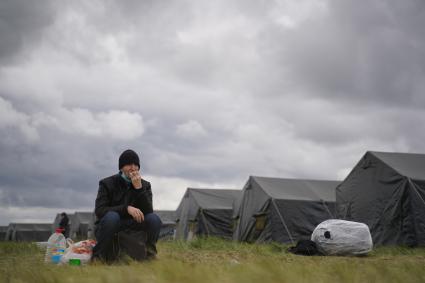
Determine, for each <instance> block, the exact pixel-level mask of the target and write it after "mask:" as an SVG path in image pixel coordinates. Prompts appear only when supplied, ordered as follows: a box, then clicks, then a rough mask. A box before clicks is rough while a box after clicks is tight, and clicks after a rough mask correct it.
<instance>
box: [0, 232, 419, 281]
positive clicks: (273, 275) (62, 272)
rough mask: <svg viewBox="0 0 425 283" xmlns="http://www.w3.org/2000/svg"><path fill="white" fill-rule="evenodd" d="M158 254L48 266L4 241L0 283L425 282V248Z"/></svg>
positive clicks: (172, 247)
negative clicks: (361, 253)
mask: <svg viewBox="0 0 425 283" xmlns="http://www.w3.org/2000/svg"><path fill="white" fill-rule="evenodd" d="M158 247H159V255H158V258H157V259H156V260H154V261H150V262H142V263H138V262H134V261H130V260H126V261H123V262H120V263H117V264H114V265H103V264H95V265H87V266H55V265H48V264H44V262H43V251H41V250H40V249H39V248H38V247H37V246H36V245H34V244H29V243H11V242H0V282H34V283H37V282H61V283H63V282H76V283H82V282H128V283H130V282H189V283H190V282H241V283H242V282H243V283H248V282H260V283H265V282H317V283H319V282H326V283H329V282H425V249H424V248H416V249H409V248H398V247H392V248H378V249H375V250H374V251H373V252H372V253H371V254H370V255H369V256H366V257H322V256H315V257H304V256H296V255H293V254H290V253H287V252H286V248H287V246H284V245H279V244H267V245H252V244H243V243H234V242H228V241H223V240H219V239H212V238H210V239H198V240H195V241H193V242H190V243H185V242H161V243H159V245H158Z"/></svg>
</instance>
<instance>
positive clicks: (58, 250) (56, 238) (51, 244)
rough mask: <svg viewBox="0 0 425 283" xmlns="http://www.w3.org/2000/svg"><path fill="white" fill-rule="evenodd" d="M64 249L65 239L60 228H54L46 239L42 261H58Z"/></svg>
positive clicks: (56, 262)
mask: <svg viewBox="0 0 425 283" xmlns="http://www.w3.org/2000/svg"><path fill="white" fill-rule="evenodd" d="M65 249H66V239H65V236H64V235H63V234H62V229H56V231H55V233H53V234H52V235H51V236H50V237H49V240H47V248H46V256H45V258H44V261H45V262H46V263H54V264H58V263H60V260H61V258H62V256H63V255H64V253H65Z"/></svg>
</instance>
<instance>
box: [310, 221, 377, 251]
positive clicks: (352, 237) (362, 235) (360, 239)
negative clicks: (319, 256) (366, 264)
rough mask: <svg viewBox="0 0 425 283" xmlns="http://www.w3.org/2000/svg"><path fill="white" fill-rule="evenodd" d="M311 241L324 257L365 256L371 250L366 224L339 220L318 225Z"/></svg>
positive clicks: (371, 244) (370, 239) (370, 238)
mask: <svg viewBox="0 0 425 283" xmlns="http://www.w3.org/2000/svg"><path fill="white" fill-rule="evenodd" d="M311 240H312V241H313V242H315V243H316V245H317V248H318V250H319V251H320V252H322V253H323V254H325V255H365V254H367V253H368V252H370V251H371V250H372V248H373V243H372V237H371V235H370V231H369V227H368V226H367V225H366V224H364V223H359V222H353V221H346V220H339V219H329V220H326V221H323V222H322V223H320V224H319V225H318V226H317V227H316V229H314V231H313V234H312V235H311Z"/></svg>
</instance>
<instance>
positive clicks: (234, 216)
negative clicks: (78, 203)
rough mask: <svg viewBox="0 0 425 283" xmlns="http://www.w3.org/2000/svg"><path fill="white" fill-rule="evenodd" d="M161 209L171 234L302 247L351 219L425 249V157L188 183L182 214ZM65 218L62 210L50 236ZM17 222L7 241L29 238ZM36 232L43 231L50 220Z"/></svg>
mask: <svg viewBox="0 0 425 283" xmlns="http://www.w3.org/2000/svg"><path fill="white" fill-rule="evenodd" d="M156 213H157V214H159V216H160V218H161V219H162V222H163V227H162V229H161V236H160V237H161V238H167V239H183V240H191V239H193V238H195V237H198V236H217V237H222V238H226V239H233V240H236V241H246V242H270V241H275V242H280V243H292V244H294V243H295V242H296V241H298V240H301V239H308V238H310V235H311V233H312V231H313V230H314V228H315V227H316V226H317V225H318V224H319V223H321V222H322V221H324V220H327V219H344V220H350V221H356V222H362V223H365V224H367V225H368V226H369V229H370V231H371V234H372V238H373V242H374V244H375V245H407V246H423V245H425V154H410V153H389V152H366V153H365V154H364V156H363V157H362V158H361V159H360V161H359V162H358V163H357V164H356V165H355V166H354V167H353V169H352V170H351V172H350V173H349V174H348V176H347V177H346V178H345V180H343V181H334V180H306V179H284V178H269V177H258V176H250V177H249V178H248V180H247V182H246V184H245V186H244V187H243V189H242V190H241V189H239V190H236V189H199V188H188V189H187V190H186V192H185V193H184V195H183V197H182V199H181V201H180V204H179V206H178V207H177V209H176V211H156ZM93 219H94V215H93V213H83V212H81V213H80V212H76V213H75V214H73V215H71V217H70V222H71V234H70V236H71V237H82V238H84V237H90V236H91V235H92V234H90V233H93V227H94V226H93ZM58 222H59V215H58V216H57V217H56V219H55V222H54V224H53V225H51V224H50V230H49V233H51V229H53V228H54V227H55V225H57V224H58ZM12 224H13V223H12ZM12 224H10V225H9V227H7V229H6V232H3V230H4V228H1V229H0V233H5V239H9V240H21V239H22V240H23V239H25V237H24V236H23V235H24V233H22V236H20V235H21V233H20V232H19V231H18V230H19V229H18V228H19V227H21V226H19V225H24V224H13V225H15V226H14V227H15V228H13V227H11V225H12ZM13 225H12V226H13ZM44 225H45V224H44ZM22 227H23V226H22ZM13 229H15V230H13ZM17 229H18V230H17ZM30 229H34V230H33V231H41V230H42V224H33V226H32V228H29V226H28V230H30ZM0 237H1V234H0ZM45 239H46V238H44V240H45Z"/></svg>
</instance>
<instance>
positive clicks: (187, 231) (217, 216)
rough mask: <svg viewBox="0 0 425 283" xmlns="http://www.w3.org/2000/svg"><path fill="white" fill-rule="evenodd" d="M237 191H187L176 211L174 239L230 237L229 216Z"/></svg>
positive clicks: (237, 194)
mask: <svg viewBox="0 0 425 283" xmlns="http://www.w3.org/2000/svg"><path fill="white" fill-rule="evenodd" d="M240 193H241V191H240V190H228V189H195V188H188V189H187V190H186V192H185V194H184V196H183V198H182V200H181V202H180V205H179V206H178V208H177V210H176V222H177V224H176V238H177V239H184V240H191V239H192V238H193V237H195V236H197V235H203V236H217V237H222V238H228V239H230V238H231V237H232V230H233V229H232V213H233V207H234V202H235V201H236V199H237V198H238V196H239V194H240Z"/></svg>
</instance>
